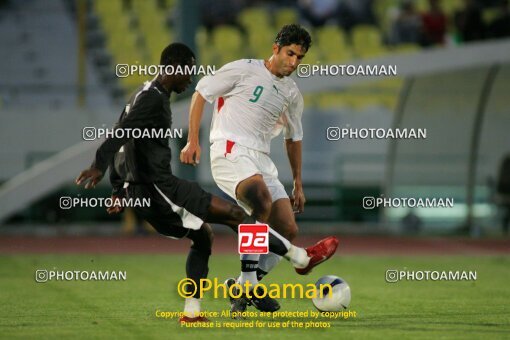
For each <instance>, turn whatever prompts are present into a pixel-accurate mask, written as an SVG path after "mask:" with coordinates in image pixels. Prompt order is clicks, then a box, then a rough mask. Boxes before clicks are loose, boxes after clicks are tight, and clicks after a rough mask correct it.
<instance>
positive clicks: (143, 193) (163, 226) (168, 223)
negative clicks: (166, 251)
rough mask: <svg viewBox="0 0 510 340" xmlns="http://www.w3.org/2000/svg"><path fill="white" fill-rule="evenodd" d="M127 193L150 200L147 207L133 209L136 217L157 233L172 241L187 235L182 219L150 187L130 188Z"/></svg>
mask: <svg viewBox="0 0 510 340" xmlns="http://www.w3.org/2000/svg"><path fill="white" fill-rule="evenodd" d="M128 193H129V196H130V197H134V198H150V205H149V206H148V207H147V206H144V207H135V208H134V211H135V214H136V215H137V216H138V217H140V218H142V219H144V220H145V221H147V222H149V224H150V225H151V226H152V227H153V228H154V229H155V230H156V231H157V232H158V233H160V234H161V235H164V236H167V237H171V238H174V239H181V238H183V237H185V236H186V235H188V232H189V228H185V227H184V224H183V219H182V217H181V216H180V215H178V214H177V213H175V212H174V211H173V210H172V208H171V207H170V206H169V205H168V203H167V202H166V201H165V200H164V199H163V198H162V197H160V195H159V193H157V192H156V191H155V190H154V189H153V188H152V187H150V186H145V185H136V186H130V187H129V188H128Z"/></svg>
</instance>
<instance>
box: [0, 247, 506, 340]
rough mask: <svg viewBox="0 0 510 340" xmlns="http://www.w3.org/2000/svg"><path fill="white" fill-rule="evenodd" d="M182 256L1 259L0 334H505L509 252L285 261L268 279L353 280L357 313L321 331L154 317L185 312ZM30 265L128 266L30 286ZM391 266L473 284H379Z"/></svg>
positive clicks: (300, 304)
mask: <svg viewBox="0 0 510 340" xmlns="http://www.w3.org/2000/svg"><path fill="white" fill-rule="evenodd" d="M184 262H185V256H184V255H3V256H1V257H0V304H1V306H2V308H1V312H0V337H1V338H70V337H72V338H84V339H88V338H98V337H99V338H147V339H151V338H168V339H209V340H211V339H214V338H215V339H226V338H232V339H236V338H237V339H250V338H257V339H270V338H271V339H298V338H304V339H309V338H316V339H318V338H319V337H322V338H324V339H333V338H335V339H336V338H344V339H345V338H354V339H360V338H361V339H380V338H412V339H416V338H418V339H420V338H422V339H430V338H431V337H433V338H441V339H443V338H463V339H466V338H482V337H485V336H488V337H490V338H491V339H492V338H505V337H506V338H508V337H509V336H510V307H509V305H510V304H509V301H510V289H509V282H510V269H509V268H510V257H507V256H472V257H461V256H453V257H452V256H448V257H447V256H420V257H403V256H402V257H399V256H377V257H376V256H345V257H341V256H337V257H335V258H334V259H332V260H330V261H328V262H327V263H324V264H322V265H321V266H320V267H317V268H316V269H315V270H314V272H312V273H311V274H310V275H309V276H298V275H296V274H295V273H294V272H293V270H292V269H291V268H290V266H289V265H288V264H287V263H283V262H282V263H281V264H280V265H279V267H278V268H277V269H276V270H275V272H273V273H272V274H271V275H270V276H268V278H267V279H268V280H267V282H266V283H287V282H288V283H303V284H306V283H313V282H315V280H316V279H318V278H319V277H320V276H322V275H327V274H334V275H338V276H341V277H343V278H344V279H345V280H346V281H347V282H348V283H349V284H350V286H351V291H352V302H351V306H350V309H351V310H353V311H356V313H357V317H356V318H350V319H347V320H343V319H337V320H332V321H330V322H331V323H330V325H331V327H330V328H328V329H323V328H322V329H321V328H315V329H307V330H304V329H298V328H287V329H274V328H254V329H225V328H215V329H185V328H181V327H180V325H179V324H178V322H177V321H176V319H167V320H165V319H161V318H156V316H155V312H156V310H161V311H181V310H182V307H183V302H182V299H181V298H179V296H178V295H177V291H176V288H175V287H176V283H177V282H178V280H180V279H181V278H183V277H184ZM239 267H240V265H239V263H238V257H237V256H236V255H231V256H228V255H213V256H212V257H211V264H210V272H209V277H210V278H214V277H217V278H218V279H219V280H220V281H221V282H222V281H223V280H224V278H226V277H228V276H232V275H233V274H236V273H237V272H238V270H239ZM36 269H48V270H51V269H56V270H96V271H98V270H102V271H104V270H117V271H118V270H125V271H126V272H127V280H126V281H117V282H115V281H113V282H112V281H110V282H99V281H86V282H83V281H71V282H64V281H52V282H47V283H36V282H35V279H34V273H35V270H36ZM388 269H407V270H476V271H477V280H476V282H472V281H467V282H466V281H464V282H451V281H428V282H425V281H420V282H418V281H411V282H399V283H393V284H392V283H386V282H385V271H386V270H388ZM280 302H281V304H282V310H288V311H297V310H302V311H306V310H309V309H312V310H313V306H312V303H311V301H310V300H305V299H303V300H298V299H286V300H280ZM202 306H203V309H204V310H208V311H221V310H224V309H226V308H227V307H228V305H227V301H226V300H223V299H213V298H211V297H210V296H206V298H205V300H204V301H203V303H202ZM251 308H253V307H251ZM285 320H289V319H285ZM285 320H283V321H285ZM215 321H219V322H227V321H230V319H228V318H218V319H217V320H215ZM266 321H268V320H266ZM278 321H282V319H278ZM301 321H306V320H301ZM322 321H327V320H324V319H322ZM213 337H214V338H213Z"/></svg>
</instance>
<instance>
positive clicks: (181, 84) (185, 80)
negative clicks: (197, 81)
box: [175, 58, 195, 93]
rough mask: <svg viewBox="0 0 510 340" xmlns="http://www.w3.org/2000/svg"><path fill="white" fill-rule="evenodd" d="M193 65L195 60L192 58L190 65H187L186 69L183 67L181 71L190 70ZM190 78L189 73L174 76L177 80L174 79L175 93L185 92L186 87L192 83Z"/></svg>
mask: <svg viewBox="0 0 510 340" xmlns="http://www.w3.org/2000/svg"><path fill="white" fill-rule="evenodd" d="M193 65H195V59H194V58H193V59H192V61H191V64H188V65H187V68H185V67H184V66H183V69H184V70H186V69H188V70H191V67H192V66H193ZM185 73H188V72H185ZM192 76H193V75H192V74H191V73H188V74H181V75H176V77H177V79H176V86H175V92H177V93H182V92H184V91H186V89H187V88H188V86H189V85H190V84H191V82H192Z"/></svg>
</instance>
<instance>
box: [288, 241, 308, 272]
mask: <svg viewBox="0 0 510 340" xmlns="http://www.w3.org/2000/svg"><path fill="white" fill-rule="evenodd" d="M285 258H286V259H288V260H289V261H290V263H292V265H293V266H294V267H296V268H305V267H306V266H308V263H309V262H310V257H308V254H307V253H306V250H305V249H304V248H300V247H296V246H293V245H291V246H290V249H289V252H288V253H287V254H285Z"/></svg>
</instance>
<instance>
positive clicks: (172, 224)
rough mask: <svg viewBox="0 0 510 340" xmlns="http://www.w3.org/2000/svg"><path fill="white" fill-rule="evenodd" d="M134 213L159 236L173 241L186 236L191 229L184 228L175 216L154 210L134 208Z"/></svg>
mask: <svg viewBox="0 0 510 340" xmlns="http://www.w3.org/2000/svg"><path fill="white" fill-rule="evenodd" d="M135 213H136V214H137V215H138V216H139V217H141V218H142V219H144V220H145V221H147V222H148V223H149V224H150V225H151V226H152V227H153V228H154V229H155V230H156V231H157V232H158V233H159V234H161V235H163V236H166V237H170V238H173V239H176V240H178V239H181V238H184V237H186V236H188V234H189V232H190V230H191V229H187V228H184V227H183V225H182V221H181V219H180V217H179V216H178V215H177V214H168V213H165V212H162V211H161V210H159V211H156V210H155V209H154V208H135Z"/></svg>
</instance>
